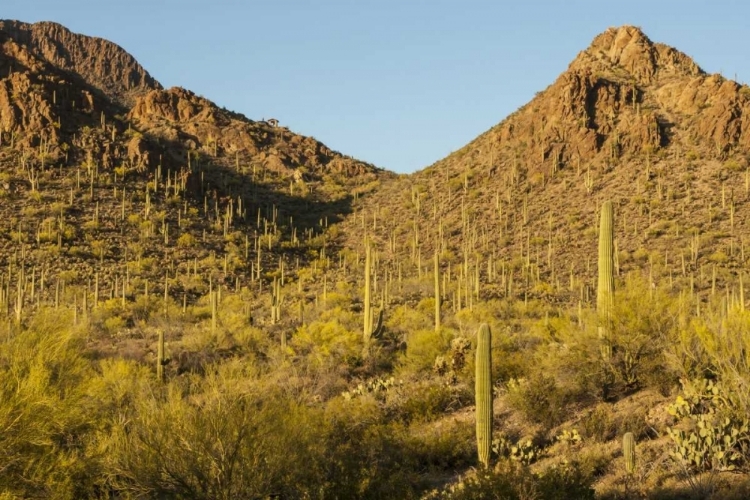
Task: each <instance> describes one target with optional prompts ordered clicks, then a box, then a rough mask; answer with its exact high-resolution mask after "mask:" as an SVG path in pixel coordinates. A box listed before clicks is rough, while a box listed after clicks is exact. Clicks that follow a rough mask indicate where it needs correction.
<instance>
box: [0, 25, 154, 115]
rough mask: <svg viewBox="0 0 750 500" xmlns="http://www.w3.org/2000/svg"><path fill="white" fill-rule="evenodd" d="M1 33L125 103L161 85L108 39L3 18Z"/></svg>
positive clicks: (57, 27)
mask: <svg viewBox="0 0 750 500" xmlns="http://www.w3.org/2000/svg"><path fill="white" fill-rule="evenodd" d="M0 34H4V35H5V36H7V37H8V38H10V39H12V40H13V41H14V42H16V43H17V44H19V45H21V46H23V47H25V48H26V49H27V50H28V51H29V52H30V53H31V54H32V55H34V56H36V57H38V58H40V59H42V60H44V61H46V62H48V63H49V64H50V65H52V66H54V67H56V68H58V69H60V70H63V71H66V72H69V73H71V74H73V75H76V76H79V77H81V78H83V80H84V81H85V82H86V83H87V84H88V85H90V86H91V87H93V88H95V89H98V90H100V91H101V92H103V93H104V94H107V95H108V96H110V97H112V98H114V99H115V100H116V101H118V102H119V103H120V104H122V105H128V104H131V103H132V102H133V101H134V98H135V96H137V95H139V94H142V93H144V92H147V91H149V90H153V89H159V88H161V85H160V84H159V82H157V81H156V80H154V78H153V77H151V75H149V73H148V72H147V71H146V70H145V69H143V67H141V65H140V64H138V62H137V61H136V60H135V58H134V57H133V56H132V55H130V54H128V53H127V52H126V51H125V50H123V49H122V48H121V47H119V46H118V45H116V44H114V43H112V42H109V41H107V40H103V39H101V38H95V37H90V36H85V35H79V34H76V33H73V32H71V31H70V30H68V29H67V28H65V27H64V26H61V25H59V24H56V23H50V22H41V23H35V24H27V23H23V22H19V21H0Z"/></svg>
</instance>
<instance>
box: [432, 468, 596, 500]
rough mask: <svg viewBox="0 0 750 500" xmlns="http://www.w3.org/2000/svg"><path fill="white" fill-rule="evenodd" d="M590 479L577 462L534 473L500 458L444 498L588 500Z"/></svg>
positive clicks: (591, 494) (459, 484) (443, 496)
mask: <svg viewBox="0 0 750 500" xmlns="http://www.w3.org/2000/svg"><path fill="white" fill-rule="evenodd" d="M592 483H593V479H592V477H591V476H589V475H587V474H585V473H584V472H583V471H582V469H581V467H580V466H579V465H578V464H577V463H572V464H569V465H564V464H563V465H559V466H556V467H552V468H550V469H547V470H546V471H544V472H543V473H541V474H534V473H532V472H530V471H529V470H528V468H526V467H523V466H519V465H514V464H512V463H508V462H502V463H501V464H499V465H498V466H497V467H496V468H495V469H494V470H490V469H483V470H479V471H477V473H476V475H474V476H472V477H469V478H467V479H464V480H463V481H461V482H460V483H458V484H456V485H453V486H452V487H451V488H450V489H449V491H447V492H445V493H444V494H443V495H442V496H438V497H437V498H443V499H445V500H484V499H486V500H490V499H492V500H494V499H503V500H523V499H527V498H544V499H545V500H568V499H572V498H575V499H577V500H587V499H591V500H593V498H594V490H593V489H592V488H591V485H592Z"/></svg>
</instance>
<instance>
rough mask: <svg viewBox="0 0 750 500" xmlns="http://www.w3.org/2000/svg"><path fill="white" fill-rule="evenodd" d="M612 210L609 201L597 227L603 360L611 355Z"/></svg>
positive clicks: (598, 300)
mask: <svg viewBox="0 0 750 500" xmlns="http://www.w3.org/2000/svg"><path fill="white" fill-rule="evenodd" d="M613 220H614V208H613V207H612V202H611V201H605V202H604V204H603V205H602V213H601V222H600V225H599V282H598V287H597V296H596V311H597V314H598V316H599V339H600V340H601V352H602V357H603V358H604V359H609V358H610V356H611V355H612V346H611V343H610V342H611V334H612V309H613V308H614V303H615V299H614V296H615V276H614V267H615V265H614V253H615V252H614V224H613Z"/></svg>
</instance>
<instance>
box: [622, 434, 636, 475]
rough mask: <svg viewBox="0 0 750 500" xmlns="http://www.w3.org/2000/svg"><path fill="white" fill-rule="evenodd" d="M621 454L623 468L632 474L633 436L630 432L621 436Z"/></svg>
mask: <svg viewBox="0 0 750 500" xmlns="http://www.w3.org/2000/svg"><path fill="white" fill-rule="evenodd" d="M622 456H623V457H625V470H626V471H627V473H628V474H632V473H633V471H635V438H634V437H633V433H632V432H627V433H625V435H624V436H623V437H622Z"/></svg>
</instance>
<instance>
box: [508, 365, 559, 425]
mask: <svg viewBox="0 0 750 500" xmlns="http://www.w3.org/2000/svg"><path fill="white" fill-rule="evenodd" d="M569 402H570V394H569V393H568V392H567V391H565V389H563V388H561V387H559V386H558V385H557V383H556V382H555V379H554V378H553V377H550V376H547V375H545V374H543V373H535V374H533V375H532V376H531V377H529V378H527V379H523V380H521V381H520V382H518V381H515V380H514V381H511V382H509V383H508V403H509V404H510V405H511V406H512V407H513V408H514V409H516V410H518V411H520V412H521V413H523V415H524V416H525V417H526V418H528V419H529V420H531V421H532V422H535V423H538V424H542V425H544V426H545V427H547V428H551V427H553V426H555V425H557V424H558V423H560V422H561V421H562V419H563V418H564V417H565V415H566V414H567V411H566V407H567V405H568V404H569Z"/></svg>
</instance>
